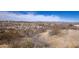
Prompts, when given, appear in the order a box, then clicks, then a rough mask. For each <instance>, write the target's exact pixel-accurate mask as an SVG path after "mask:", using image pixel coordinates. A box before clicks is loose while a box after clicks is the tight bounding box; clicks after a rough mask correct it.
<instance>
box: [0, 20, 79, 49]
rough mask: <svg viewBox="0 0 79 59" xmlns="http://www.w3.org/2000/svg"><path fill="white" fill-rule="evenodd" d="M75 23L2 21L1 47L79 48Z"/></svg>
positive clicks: (0, 31) (78, 28)
mask: <svg viewBox="0 0 79 59" xmlns="http://www.w3.org/2000/svg"><path fill="white" fill-rule="evenodd" d="M74 25H76V24H74V23H55V22H13V21H10V22H7V21H0V47H1V48H78V47H79V37H78V36H79V27H78V26H74ZM77 25H78V24H77Z"/></svg>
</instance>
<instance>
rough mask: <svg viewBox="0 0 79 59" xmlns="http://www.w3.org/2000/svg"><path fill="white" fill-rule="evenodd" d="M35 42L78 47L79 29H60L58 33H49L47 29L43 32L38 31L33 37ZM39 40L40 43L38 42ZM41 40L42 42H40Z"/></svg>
mask: <svg viewBox="0 0 79 59" xmlns="http://www.w3.org/2000/svg"><path fill="white" fill-rule="evenodd" d="M34 41H35V43H36V42H37V44H43V43H47V44H48V45H49V46H50V47H57V48H58V47H60V48H64V47H68V48H69V47H72V48H73V47H79V31H78V30H62V31H61V33H60V34H58V35H52V36H50V35H49V30H48V31H47V32H44V33H40V34H39V35H38V36H36V39H34ZM39 42H40V43H39ZM41 42H42V43H41Z"/></svg>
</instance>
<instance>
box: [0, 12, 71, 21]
mask: <svg viewBox="0 0 79 59" xmlns="http://www.w3.org/2000/svg"><path fill="white" fill-rule="evenodd" d="M0 20H10V21H11V20H14V21H67V20H66V19H63V18H61V17H59V16H56V15H38V14H37V15H36V14H33V13H28V14H16V13H11V12H0ZM68 21H70V20H68Z"/></svg>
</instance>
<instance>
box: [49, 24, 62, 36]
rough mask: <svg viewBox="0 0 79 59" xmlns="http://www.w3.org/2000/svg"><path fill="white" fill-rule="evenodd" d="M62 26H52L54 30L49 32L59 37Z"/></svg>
mask: <svg viewBox="0 0 79 59" xmlns="http://www.w3.org/2000/svg"><path fill="white" fill-rule="evenodd" d="M60 30H61V28H60V26H58V25H57V24H54V26H52V30H51V31H50V32H49V34H50V35H57V34H59V33H60Z"/></svg>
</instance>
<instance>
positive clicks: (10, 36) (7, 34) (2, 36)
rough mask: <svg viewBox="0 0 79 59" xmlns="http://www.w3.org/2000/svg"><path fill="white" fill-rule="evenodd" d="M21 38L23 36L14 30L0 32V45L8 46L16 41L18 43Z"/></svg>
mask: <svg viewBox="0 0 79 59" xmlns="http://www.w3.org/2000/svg"><path fill="white" fill-rule="evenodd" d="M0 31H1V30H0ZM21 37H23V36H22V35H21V34H20V33H19V32H18V31H16V30H10V29H9V30H3V31H2V32H0V44H10V43H12V42H15V41H17V40H18V41H20V38H21Z"/></svg>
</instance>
